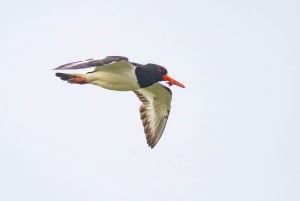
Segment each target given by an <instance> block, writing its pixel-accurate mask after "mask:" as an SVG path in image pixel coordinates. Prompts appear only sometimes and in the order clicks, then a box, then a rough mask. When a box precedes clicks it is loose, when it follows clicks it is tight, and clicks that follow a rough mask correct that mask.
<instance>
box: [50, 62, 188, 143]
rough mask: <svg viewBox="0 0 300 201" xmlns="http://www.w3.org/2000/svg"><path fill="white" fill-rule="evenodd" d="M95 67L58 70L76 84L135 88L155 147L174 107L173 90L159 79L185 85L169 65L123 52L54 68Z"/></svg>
mask: <svg viewBox="0 0 300 201" xmlns="http://www.w3.org/2000/svg"><path fill="white" fill-rule="evenodd" d="M92 67H95V68H94V69H93V70H92V71H90V72H88V73H85V74H77V73H74V74H67V73H56V74H55V75H56V76H57V77H59V78H60V79H62V80H65V81H68V82H69V83H72V84H94V85H97V86H100V87H103V88H105V89H110V90H116V91H133V92H134V93H135V94H136V95H137V97H138V98H139V99H140V101H141V102H142V105H141V106H140V117H141V120H142V122H143V126H144V132H145V134H146V139H147V143H148V145H149V146H150V147H151V148H153V147H154V146H155V145H156V144H157V142H158V141H159V139H160V137H161V135H162V134H163V131H164V129H165V126H166V123H167V120H168V116H169V113H170V108H171V99H172V92H171V90H170V89H169V88H168V87H166V86H164V85H162V84H160V83H158V82H160V81H167V82H168V84H169V85H170V86H171V85H177V86H179V87H182V88H185V86H184V85H183V84H181V83H180V82H178V81H176V80H175V79H173V78H172V77H170V76H169V75H168V74H167V70H166V68H164V67H162V66H160V65H157V64H152V63H149V64H146V65H142V64H138V63H135V62H130V61H129V60H128V58H126V57H122V56H108V57H105V58H103V59H88V60H85V61H77V62H72V63H68V64H65V65H62V66H59V67H57V68H55V69H54V70H71V69H84V68H92Z"/></svg>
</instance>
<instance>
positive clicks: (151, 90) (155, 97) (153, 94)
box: [134, 83, 172, 148]
mask: <svg viewBox="0 0 300 201" xmlns="http://www.w3.org/2000/svg"><path fill="white" fill-rule="evenodd" d="M134 93H135V94H136V95H137V97H138V98H139V99H140V101H141V102H142V105H141V106H140V117H141V120H142V122H143V126H144V131H145V134H146V139H147V143H148V145H149V146H150V147H151V148H153V147H154V146H155V145H156V144H157V142H158V141H159V139H160V137H161V136H162V134H163V132H164V129H165V126H166V123H167V120H168V117H169V113H170V109H171V100H172V92H171V90H170V89H169V88H167V87H165V86H164V85H162V84H159V83H155V84H153V85H151V86H150V87H146V88H141V89H138V90H135V91H134Z"/></svg>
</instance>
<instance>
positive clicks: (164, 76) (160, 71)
mask: <svg viewBox="0 0 300 201" xmlns="http://www.w3.org/2000/svg"><path fill="white" fill-rule="evenodd" d="M151 68H152V69H151V70H152V71H153V72H154V74H155V77H156V78H157V81H167V82H168V84H169V85H170V86H171V85H177V86H179V87H182V88H185V86H184V85H183V84H182V83H180V82H178V81H177V80H175V79H173V78H172V77H171V76H169V75H168V71H167V69H166V68H164V67H162V66H159V65H156V64H151Z"/></svg>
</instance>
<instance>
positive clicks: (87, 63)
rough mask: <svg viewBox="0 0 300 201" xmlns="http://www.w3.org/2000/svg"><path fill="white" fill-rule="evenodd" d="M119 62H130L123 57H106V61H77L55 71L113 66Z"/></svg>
mask: <svg viewBox="0 0 300 201" xmlns="http://www.w3.org/2000/svg"><path fill="white" fill-rule="evenodd" d="M119 61H126V62H128V58H126V57H122V56H108V57H105V58H104V59H87V60H85V61H75V62H71V63H67V64H64V65H61V66H59V67H57V68H55V69H54V70H71V69H83V68H90V67H99V66H104V65H108V64H113V63H116V62H119Z"/></svg>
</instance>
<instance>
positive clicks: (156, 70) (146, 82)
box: [135, 64, 168, 88]
mask: <svg viewBox="0 0 300 201" xmlns="http://www.w3.org/2000/svg"><path fill="white" fill-rule="evenodd" d="M167 73H168V71H167V69H165V68H164V67H162V66H160V65H157V64H146V65H143V66H138V67H137V68H136V69H135V74H136V76H137V79H138V83H139V85H140V86H141V87H142V88H143V87H148V86H150V85H152V84H154V83H155V82H159V81H163V80H164V78H163V76H164V75H166V74H167Z"/></svg>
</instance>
